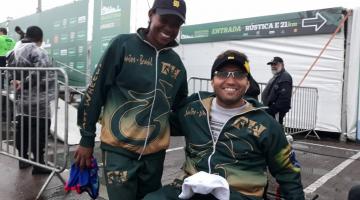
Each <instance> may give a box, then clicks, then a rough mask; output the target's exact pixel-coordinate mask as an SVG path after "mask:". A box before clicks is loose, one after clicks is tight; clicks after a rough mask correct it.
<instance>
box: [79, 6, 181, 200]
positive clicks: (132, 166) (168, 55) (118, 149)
mask: <svg viewBox="0 0 360 200" xmlns="http://www.w3.org/2000/svg"><path fill="white" fill-rule="evenodd" d="M185 14H186V5H185V2H184V1H183V0H155V1H154V4H153V6H152V8H151V9H150V10H149V12H148V15H149V25H148V27H147V28H140V29H138V30H137V33H134V34H121V35H118V36H116V37H115V38H114V39H113V40H112V42H111V43H110V44H109V47H108V49H107V50H106V52H105V53H104V54H103V56H102V58H101V60H100V62H99V64H98V66H97V68H96V69H95V72H94V75H93V77H92V79H91V81H90V83H89V85H88V88H87V90H86V93H85V94H84V96H83V99H82V101H81V103H80V106H79V108H78V125H79V127H80V133H81V136H82V137H81V140H80V146H79V147H78V149H77V150H76V152H75V156H74V159H75V162H76V164H77V165H78V166H79V167H81V168H84V167H89V166H90V163H91V157H92V154H93V148H94V139H95V131H96V123H97V122H98V120H99V116H100V113H101V112H102V115H101V120H100V121H101V125H102V128H101V136H100V139H101V144H100V147H101V149H102V152H103V156H102V160H103V163H104V175H105V180H106V187H107V192H108V196H109V199H126V200H135V199H142V198H143V197H144V196H145V195H146V194H147V193H149V192H152V191H155V190H157V189H159V188H160V187H161V176H162V172H163V163H164V159H165V151H166V149H167V148H168V146H169V141H170V123H169V115H170V112H171V111H176V110H177V108H178V106H179V105H180V102H182V101H183V100H185V98H186V97H187V93H188V89H187V76H186V70H185V68H184V66H183V63H182V61H181V59H180V57H179V56H178V54H177V53H176V52H175V51H174V50H173V49H172V48H173V47H176V46H177V45H178V44H177V42H176V41H175V38H176V37H177V35H178V33H179V29H180V26H181V25H182V24H183V23H184V22H185Z"/></svg>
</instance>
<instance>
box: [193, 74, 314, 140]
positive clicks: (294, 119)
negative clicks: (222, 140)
mask: <svg viewBox="0 0 360 200" xmlns="http://www.w3.org/2000/svg"><path fill="white" fill-rule="evenodd" d="M188 86H189V94H192V93H194V92H198V91H209V92H212V91H213V89H212V86H211V80H210V79H206V78H198V77H191V78H190V79H189V80H188ZM265 86H266V83H259V87H260V95H259V99H261V93H262V91H263V90H264V88H265ZM295 88H296V93H295V94H293V96H292V98H291V109H290V111H289V112H288V113H287V114H286V115H285V118H284V129H285V132H286V133H287V134H290V135H293V134H297V133H303V132H307V134H306V136H305V137H309V136H314V137H316V138H317V139H320V137H319V136H318V134H317V133H316V131H315V127H316V119H317V115H316V114H317V103H318V90H317V88H311V87H298V86H294V87H293V91H294V90H295ZM311 133H313V134H314V135H311Z"/></svg>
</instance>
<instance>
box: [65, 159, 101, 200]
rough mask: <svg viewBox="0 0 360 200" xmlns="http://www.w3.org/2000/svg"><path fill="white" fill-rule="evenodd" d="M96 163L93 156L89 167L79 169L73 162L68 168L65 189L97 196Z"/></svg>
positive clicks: (92, 196) (97, 178) (93, 196)
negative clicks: (68, 172) (68, 173)
mask: <svg viewBox="0 0 360 200" xmlns="http://www.w3.org/2000/svg"><path fill="white" fill-rule="evenodd" d="M98 170H99V168H98V165H97V162H96V159H95V158H91V167H90V168H85V169H83V170H80V168H79V167H78V166H77V165H76V164H75V163H73V164H72V165H71V168H70V176H69V179H68V181H67V182H66V185H65V190H66V191H70V190H75V191H76V192H77V193H78V194H81V193H83V192H84V191H85V192H87V193H88V194H89V195H90V197H91V198H93V199H96V198H97V197H98V196H99V177H98Z"/></svg>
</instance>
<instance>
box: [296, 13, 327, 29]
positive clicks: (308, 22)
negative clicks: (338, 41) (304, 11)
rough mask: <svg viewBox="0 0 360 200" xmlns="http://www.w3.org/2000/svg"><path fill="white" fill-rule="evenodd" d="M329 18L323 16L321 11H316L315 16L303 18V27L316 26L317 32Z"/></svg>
mask: <svg viewBox="0 0 360 200" xmlns="http://www.w3.org/2000/svg"><path fill="white" fill-rule="evenodd" d="M326 22H327V20H326V18H325V17H323V16H322V15H321V14H320V13H319V12H317V13H316V15H315V17H313V18H305V19H302V27H312V26H314V27H315V31H316V32H317V31H318V30H320V28H321V27H323V26H324V25H325V24H326Z"/></svg>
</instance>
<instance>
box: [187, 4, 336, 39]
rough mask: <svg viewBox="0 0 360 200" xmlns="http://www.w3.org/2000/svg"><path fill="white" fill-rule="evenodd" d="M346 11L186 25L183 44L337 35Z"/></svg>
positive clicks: (330, 10)
mask: <svg viewBox="0 0 360 200" xmlns="http://www.w3.org/2000/svg"><path fill="white" fill-rule="evenodd" d="M342 10H343V9H342V8H329V9H322V10H311V11H304V12H296V13H287V14H280V15H271V16H263V17H254V18H246V19H238V20H231V21H222V22H214V23H206V24H199V25H189V26H183V27H182V29H181V37H180V43H182V44H190V43H202V42H216V41H228V40H244V39H253V38H268V37H284V36H298V35H312V34H329V33H333V32H334V31H335V30H336V28H337V26H338V24H339V22H340V20H341V19H342V17H343V15H342Z"/></svg>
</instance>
